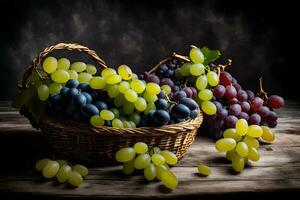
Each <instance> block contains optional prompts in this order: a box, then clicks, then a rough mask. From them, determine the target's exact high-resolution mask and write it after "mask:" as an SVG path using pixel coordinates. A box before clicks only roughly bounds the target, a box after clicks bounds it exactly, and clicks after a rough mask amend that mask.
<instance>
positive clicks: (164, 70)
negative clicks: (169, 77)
mask: <svg viewBox="0 0 300 200" xmlns="http://www.w3.org/2000/svg"><path fill="white" fill-rule="evenodd" d="M159 70H161V72H162V73H165V72H166V71H168V66H167V65H165V64H163V65H161V66H160V67H159Z"/></svg>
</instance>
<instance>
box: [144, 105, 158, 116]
mask: <svg viewBox="0 0 300 200" xmlns="http://www.w3.org/2000/svg"><path fill="white" fill-rule="evenodd" d="M151 110H156V106H155V104H154V103H148V104H147V108H146V110H145V111H144V113H145V115H147V114H148V113H149V112H150V111H151Z"/></svg>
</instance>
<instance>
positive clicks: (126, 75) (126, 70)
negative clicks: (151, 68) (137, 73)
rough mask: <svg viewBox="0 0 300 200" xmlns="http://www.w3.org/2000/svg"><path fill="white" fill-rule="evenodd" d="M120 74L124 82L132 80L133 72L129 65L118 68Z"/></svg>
mask: <svg viewBox="0 0 300 200" xmlns="http://www.w3.org/2000/svg"><path fill="white" fill-rule="evenodd" d="M118 74H119V75H120V76H121V77H122V79H124V80H130V79H131V78H132V76H133V74H132V71H131V69H130V67H128V66H127V65H120V66H119V67H118Z"/></svg>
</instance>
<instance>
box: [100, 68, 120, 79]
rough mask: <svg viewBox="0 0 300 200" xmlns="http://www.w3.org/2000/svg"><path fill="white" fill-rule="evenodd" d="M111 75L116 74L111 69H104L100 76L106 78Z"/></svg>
mask: <svg viewBox="0 0 300 200" xmlns="http://www.w3.org/2000/svg"><path fill="white" fill-rule="evenodd" d="M113 74H117V72H116V70H115V69H113V68H106V69H103V70H102V72H101V76H102V77H103V78H106V77H108V76H110V75H113Z"/></svg>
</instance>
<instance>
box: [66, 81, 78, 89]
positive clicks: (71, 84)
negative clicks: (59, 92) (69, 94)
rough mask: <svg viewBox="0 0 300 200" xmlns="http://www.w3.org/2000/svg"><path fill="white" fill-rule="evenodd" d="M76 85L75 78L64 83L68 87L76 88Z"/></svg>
mask: <svg viewBox="0 0 300 200" xmlns="http://www.w3.org/2000/svg"><path fill="white" fill-rule="evenodd" d="M78 85H79V82H78V81H77V80H76V79H70V80H68V81H67V83H66V86H67V87H69V88H77V87H78Z"/></svg>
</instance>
